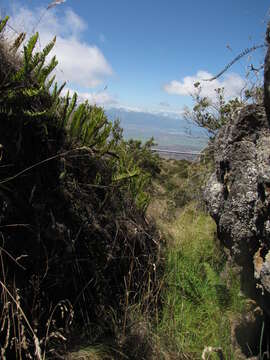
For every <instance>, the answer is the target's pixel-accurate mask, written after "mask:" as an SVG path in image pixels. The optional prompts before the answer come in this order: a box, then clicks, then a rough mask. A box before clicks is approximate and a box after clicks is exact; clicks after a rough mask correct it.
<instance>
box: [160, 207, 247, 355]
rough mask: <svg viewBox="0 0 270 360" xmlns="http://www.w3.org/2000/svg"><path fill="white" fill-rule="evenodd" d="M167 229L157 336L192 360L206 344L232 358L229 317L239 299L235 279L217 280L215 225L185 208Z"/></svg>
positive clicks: (218, 263) (218, 255) (220, 260)
mask: <svg viewBox="0 0 270 360" xmlns="http://www.w3.org/2000/svg"><path fill="white" fill-rule="evenodd" d="M169 227H170V234H171V241H170V243H169V246H168V250H167V258H166V270H165V283H166V286H165V290H164V294H163V311H162V316H161V321H160V323H159V325H158V332H159V335H160V336H161V337H162V338H163V339H164V340H165V341H166V342H167V345H168V346H169V347H176V348H177V352H178V353H182V354H183V353H184V354H188V355H189V357H190V358H192V359H200V358H201V354H202V352H203V349H204V348H205V347H206V346H213V347H221V348H222V350H223V353H224V356H225V358H226V359H232V358H233V354H232V353H231V346H230V318H231V317H232V316H233V314H235V313H237V312H239V311H241V310H242V307H243V300H242V298H241V297H240V295H239V294H240V286H239V282H238V280H237V279H236V277H235V276H233V274H228V275H227V279H226V280H222V278H221V276H220V273H221V272H222V270H223V267H224V263H225V259H224V255H223V254H222V252H221V251H220V249H219V248H218V245H217V240H216V239H215V231H216V226H215V224H214V222H213V220H212V219H211V218H210V217H209V216H208V215H207V214H205V213H203V212H200V211H198V210H196V207H195V205H194V204H189V205H188V206H187V207H186V208H185V209H184V210H183V212H182V214H181V215H180V217H178V218H177V219H176V220H175V221H174V222H173V223H171V224H170V226H169ZM227 283H230V287H228V286H227Z"/></svg>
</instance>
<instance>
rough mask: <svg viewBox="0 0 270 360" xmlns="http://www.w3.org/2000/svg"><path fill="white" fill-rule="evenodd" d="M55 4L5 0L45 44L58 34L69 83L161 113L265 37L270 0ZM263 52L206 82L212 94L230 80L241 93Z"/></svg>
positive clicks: (5, 9) (176, 107)
mask: <svg viewBox="0 0 270 360" xmlns="http://www.w3.org/2000/svg"><path fill="white" fill-rule="evenodd" d="M49 3H50V0H49V1H44V0H17V1H13V0H0V8H1V11H2V14H3V13H6V14H10V15H11V20H10V25H11V26H12V27H13V28H15V29H16V30H17V31H21V30H26V31H27V32H28V33H31V32H32V31H33V30H38V31H39V32H40V37H41V40H40V46H43V45H44V44H46V42H48V41H49V39H50V38H52V36H53V35H54V34H56V35H57V45H56V48H55V52H56V54H57V56H58V59H59V62H60V64H59V69H58V73H57V76H58V78H59V81H63V80H64V79H66V80H69V81H68V84H67V88H70V89H71V90H76V91H78V92H79V93H80V94H81V97H82V98H85V99H86V98H87V99H89V100H90V101H92V102H96V103H98V104H100V105H102V106H105V107H108V106H116V107H117V106H118V107H126V108H134V109H140V110H147V111H153V112H155V111H156V112H158V111H165V110H166V111H171V112H181V109H182V108H183V106H184V105H190V104H191V99H190V96H189V93H190V92H191V91H192V89H193V85H192V84H193V83H194V82H195V81H196V80H197V79H198V78H205V77H207V76H208V75H210V74H215V73H217V72H218V71H219V70H221V69H222V67H223V66H224V65H226V64H227V63H228V62H229V61H230V60H231V59H232V58H233V57H234V56H236V55H237V54H238V53H239V52H241V51H242V50H243V49H245V48H246V47H250V46H253V45H254V44H258V43H263V41H264V32H265V27H266V22H267V21H268V20H269V14H268V11H269V7H270V2H269V1H267V0H256V1H255V0H245V1H244V0H226V1H222V0H204V1H202V0H188V1H181V0H167V1H165V0H144V1H143V0H134V1H130V0H125V1H124V0H114V1H111V0H88V1H86V0H66V2H65V3H63V4H61V5H58V6H55V7H54V8H52V9H50V10H48V11H46V10H45V9H46V8H47V6H48V4H49ZM41 16H42V19H41V21H40V22H39V23H38V20H39V19H40V17H41ZM13 35H14V34H13ZM9 36H12V31H11V30H10V33H9ZM228 45H229V46H230V49H228V47H227V46H228ZM263 56H264V51H263V50H259V51H257V52H256V54H254V55H253V57H252V58H251V59H250V60H249V62H248V59H244V60H242V61H240V62H239V63H237V64H236V65H235V66H234V67H233V68H232V69H231V70H230V71H229V72H227V73H226V75H225V76H224V77H223V78H221V79H219V80H218V81H216V82H213V83H211V84H210V83H207V84H206V83H205V84H204V86H205V90H204V91H205V94H206V95H209V96H212V95H213V89H214V88H215V87H217V86H220V85H224V86H225V88H227V92H228V96H234V95H236V94H237V92H239V90H240V89H241V88H242V87H243V85H244V83H245V80H244V75H245V73H246V67H247V64H248V63H250V62H254V63H256V62H258V61H263Z"/></svg>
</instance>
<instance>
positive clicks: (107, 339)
mask: <svg viewBox="0 0 270 360" xmlns="http://www.w3.org/2000/svg"><path fill="white" fill-rule="evenodd" d="M7 21H8V19H7V18H6V19H5V20H4V21H2V22H1V25H0V33H1V41H0V56H1V63H0V119H1V122H0V174H1V178H0V207H1V210H0V239H1V243H0V269H1V270H0V285H1V287H0V288H1V304H0V317H1V328H0V350H1V358H3V359H11V358H16V359H27V358H28V359H38V360H41V359H73V360H76V359H77V360H79V359H91V360H92V359H96V360H102V359H116V360H117V359H130V360H133V359H134V360H143V359H146V360H151V359H152V360H154V359H168V360H170V359H200V358H201V357H202V354H203V352H204V354H206V355H204V356H206V357H205V359H206V358H208V359H210V358H212V359H217V358H220V356H221V355H220V354H222V356H225V358H226V359H234V358H235V359H237V354H236V353H235V349H233V347H232V339H231V333H230V328H231V323H232V321H233V319H234V318H236V316H237V314H239V313H240V312H241V311H242V310H243V309H244V308H245V300H244V298H243V296H242V295H241V292H240V287H239V281H238V278H237V275H236V274H235V273H233V272H232V271H229V270H228V269H227V268H226V266H225V254H224V253H223V251H222V250H221V248H220V247H219V244H218V241H217V240H216V227H215V225H214V223H213V221H212V220H211V218H210V217H209V216H208V215H207V212H206V209H205V206H204V203H203V200H202V188H203V186H204V184H205V182H206V180H207V179H208V177H209V175H210V173H211V171H212V166H213V165H212V154H211V150H209V149H208V150H206V151H205V153H204V156H202V158H201V159H200V160H198V161H196V162H194V163H189V162H188V161H185V160H183V161H173V160H170V161H166V160H161V159H160V158H159V157H158V156H157V155H154V154H153V153H152V152H151V146H152V145H153V140H152V139H150V140H149V141H148V142H146V143H145V144H142V143H141V142H140V141H137V140H130V141H125V140H124V139H123V137H122V130H121V128H120V126H119V123H118V122H117V121H116V122H114V123H112V122H110V121H109V120H108V119H107V117H106V116H105V114H104V111H103V110H102V109H101V108H99V107H96V106H92V105H89V104H88V103H87V102H85V103H78V100H77V95H76V94H74V95H73V96H72V97H71V96H70V95H69V93H67V94H66V96H64V97H62V96H61V92H62V90H63V87H64V85H61V86H59V84H57V83H56V82H55V78H54V76H52V75H51V74H52V72H53V70H54V69H55V67H56V66H57V60H56V59H55V58H54V57H53V58H52V59H51V60H50V61H48V55H49V54H50V51H51V49H52V48H53V46H54V43H55V39H53V40H52V42H51V43H49V44H48V45H47V46H46V47H45V48H44V49H43V50H42V51H40V52H38V51H36V48H35V46H36V43H37V41H38V34H35V35H33V36H32V37H31V38H30V40H29V41H28V42H27V43H26V45H24V44H25V43H24V40H25V34H21V35H19V37H18V38H17V39H16V41H15V42H14V43H12V44H11V43H9V42H8V41H7V40H6V39H5V37H4V28H5V25H6V23H7ZM22 47H23V52H22V55H21V53H20V49H21V48H22ZM209 346H211V347H213V349H209V348H208V347H209Z"/></svg>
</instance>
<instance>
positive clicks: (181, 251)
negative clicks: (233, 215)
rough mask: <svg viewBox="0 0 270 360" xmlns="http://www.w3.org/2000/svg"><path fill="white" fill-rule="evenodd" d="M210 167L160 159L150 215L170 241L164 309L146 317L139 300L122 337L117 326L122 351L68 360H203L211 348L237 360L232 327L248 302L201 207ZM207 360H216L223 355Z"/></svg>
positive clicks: (91, 352) (83, 353) (84, 352)
mask: <svg viewBox="0 0 270 360" xmlns="http://www.w3.org/2000/svg"><path fill="white" fill-rule="evenodd" d="M208 165H209V164H207V167H206V168H205V167H204V164H201V163H197V164H194V163H193V164H189V163H188V162H186V161H171V160H170V161H163V162H162V172H161V175H160V177H159V178H157V179H156V180H155V182H154V186H153V189H152V192H153V194H152V201H151V203H150V206H149V209H148V217H152V218H154V219H155V220H156V222H157V225H158V227H159V229H160V231H161V232H162V233H163V238H164V240H165V243H164V248H163V263H164V273H163V276H162V277H161V280H160V293H161V305H162V306H161V307H157V311H156V313H153V312H152V313H149V312H147V311H145V309H144V310H143V308H144V307H143V302H144V300H143V299H138V301H137V304H136V305H134V306H128V307H127V317H128V322H127V324H128V326H127V330H126V331H125V334H123V331H122V327H121V326H120V328H119V331H118V333H119V334H120V338H121V341H120V347H119V348H118V350H117V351H118V352H117V353H116V352H115V350H114V351H113V350H112V349H111V350H109V349H107V350H106V349H105V348H104V347H103V348H102V347H98V348H93V347H90V348H84V349H81V350H80V351H79V352H77V353H74V354H72V357H71V360H75V359H76V360H79V359H86V360H88V359H95V360H103V359H104V360H106V359H121V360H122V359H132V360H143V359H144V360H156V359H159V360H176V359H177V360H179V359H190V360H191V359H192V360H193V359H201V358H202V353H203V351H204V349H206V347H213V348H221V349H222V353H223V355H224V358H225V359H226V360H227V359H230V360H232V359H237V355H235V354H234V350H233V349H232V344H231V322H232V321H233V320H234V319H235V318H236V317H237V316H239V313H241V312H242V311H243V309H244V307H245V299H244V298H243V296H242V295H241V291H240V282H239V279H238V278H237V276H236V275H235V274H234V273H233V271H232V270H228V268H227V267H226V258H225V255H224V252H223V251H222V249H221V248H220V246H219V243H218V240H217V237H216V225H215V223H214V221H213V220H212V219H211V217H210V216H209V215H208V214H207V213H206V212H205V210H204V208H203V206H202V205H201V203H200V199H201V195H200V186H203V184H204V182H205V179H206V177H207V173H209V172H210V171H209V170H210V169H209V167H208ZM194 187H195V188H194ZM179 189H180V190H181V191H182V192H183V194H184V198H185V199H188V200H187V201H184V203H181V202H177V201H176V198H175V194H177V191H178V190H179ZM116 332H117V331H116ZM118 345H119V344H118ZM206 358H207V357H206ZM208 359H218V354H217V353H211V354H210V356H209V357H208Z"/></svg>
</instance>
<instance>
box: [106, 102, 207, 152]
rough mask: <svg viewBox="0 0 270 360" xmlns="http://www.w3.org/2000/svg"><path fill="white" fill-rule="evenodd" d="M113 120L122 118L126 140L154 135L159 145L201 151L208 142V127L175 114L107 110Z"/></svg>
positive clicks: (141, 138) (169, 148)
mask: <svg viewBox="0 0 270 360" xmlns="http://www.w3.org/2000/svg"><path fill="white" fill-rule="evenodd" d="M105 112H106V114H107V116H108V118H109V119H110V120H112V121H114V120H116V119H119V120H120V122H121V126H122V128H123V129H124V137H125V138H126V139H130V138H134V139H139V140H142V141H145V140H147V139H149V138H151V137H152V136H153V137H154V139H155V142H156V143H157V146H158V147H159V148H163V149H168V150H174V151H196V152H197V151H201V150H202V149H203V148H204V147H205V146H206V144H207V141H208V136H207V133H206V132H205V130H203V129H201V128H199V127H198V126H197V125H196V124H194V123H192V122H191V121H190V122H189V121H187V120H185V119H182V118H180V116H178V115H176V114H171V113H157V114H153V113H147V112H139V111H130V110H126V109H123V108H110V109H107V110H106V111H105Z"/></svg>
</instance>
